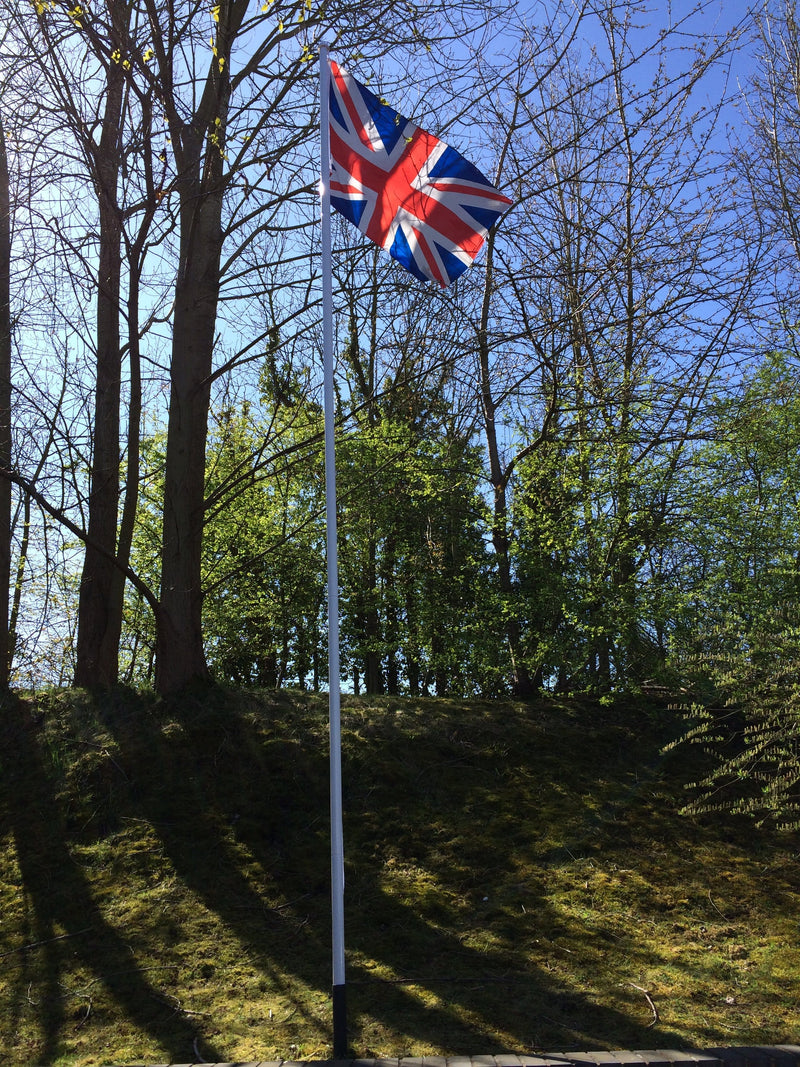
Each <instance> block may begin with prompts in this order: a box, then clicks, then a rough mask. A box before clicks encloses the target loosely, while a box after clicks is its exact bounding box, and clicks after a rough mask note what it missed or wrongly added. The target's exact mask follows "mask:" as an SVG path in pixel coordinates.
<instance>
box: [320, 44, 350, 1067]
mask: <svg viewBox="0 0 800 1067" xmlns="http://www.w3.org/2000/svg"><path fill="white" fill-rule="evenodd" d="M328 47H329V46H328V45H327V44H326V43H324V42H323V43H322V44H321V45H320V49H319V85H320V149H321V150H320V157H321V166H320V199H321V231H322V349H323V364H324V378H325V518H326V555H327V561H328V718H329V728H330V807H331V928H332V935H333V1058H334V1059H337V1060H338V1059H344V1058H345V1057H346V1055H347V1000H346V995H345V990H346V986H345V969H344V835H343V831H342V731H341V691H340V678H341V675H340V668H339V565H338V552H337V539H336V457H335V452H334V403H335V397H334V391H333V269H332V258H333V257H332V254H331V184H330V173H331V144H330V126H329V124H328V115H329V113H330V68H329V64H328Z"/></svg>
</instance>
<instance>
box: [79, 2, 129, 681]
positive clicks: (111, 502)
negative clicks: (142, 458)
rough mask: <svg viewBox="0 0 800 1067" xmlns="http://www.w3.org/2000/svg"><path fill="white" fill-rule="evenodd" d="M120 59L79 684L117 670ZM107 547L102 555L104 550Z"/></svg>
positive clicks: (109, 152)
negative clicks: (114, 561)
mask: <svg viewBox="0 0 800 1067" xmlns="http://www.w3.org/2000/svg"><path fill="white" fill-rule="evenodd" d="M127 17H128V16H127V14H126V13H125V6H124V5H120V4H114V5H113V7H112V18H113V19H114V22H115V25H114V29H113V31H112V35H111V40H112V44H114V45H115V46H117V47H118V46H119V43H120V42H121V40H122V38H123V32H124V30H125V26H124V24H121V20H122V19H126V18H127ZM124 74H125V72H124V69H123V67H122V64H120V63H117V64H114V63H111V64H110V65H109V68H108V86H107V93H106V98H105V111H104V114H103V124H102V130H101V134H100V143H99V145H98V147H97V151H96V153H95V161H96V162H95V184H96V186H97V198H98V206H99V211H100V261H99V266H98V276H97V379H96V383H95V407H94V429H93V434H92V475H91V488H90V492H89V523H88V529H87V534H88V543H87V545H86V551H85V554H84V562H83V573H82V574H81V584H80V595H79V600H78V639H77V648H76V664H75V678H74V682H75V685H76V686H92V685H100V686H111V685H114V684H115V683H116V682H117V680H118V676H119V640H120V634H121V632H122V603H123V592H124V582H122V581H120V577H119V575H118V574H117V572H116V567H115V566H114V563H113V561H112V559H110V558H109V556H108V555H107V554H105V553H110V554H111V556H112V557H113V556H114V554H115V552H116V547H117V519H118V510H119V474H120V457H119V415H120V383H121V353H120V324H119V316H120V275H121V265H122V253H121V243H122V212H121V210H120V207H119V203H118V197H117V184H118V180H119V170H120V120H121V116H122V101H123V93H124ZM103 549H104V550H105V553H103V551H102V550H103Z"/></svg>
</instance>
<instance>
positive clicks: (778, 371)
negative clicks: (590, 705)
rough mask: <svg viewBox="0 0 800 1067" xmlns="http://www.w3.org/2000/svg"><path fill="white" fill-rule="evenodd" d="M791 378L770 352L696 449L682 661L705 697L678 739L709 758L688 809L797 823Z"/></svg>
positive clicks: (796, 472)
mask: <svg viewBox="0 0 800 1067" xmlns="http://www.w3.org/2000/svg"><path fill="white" fill-rule="evenodd" d="M798 384H800V379H799V378H798V368H797V366H796V365H793V363H792V362H791V360H789V359H788V358H787V357H786V356H785V355H784V354H782V353H771V354H770V355H769V356H768V357H767V358H766V359H765V360H764V362H763V364H762V365H761V366H760V367H759V368H758V370H757V371H756V372H755V373H754V374H753V375H752V377H751V379H750V380H749V381H748V383H747V385H746V388H745V389H744V391H743V394H742V396H741V397H740V398H738V399H736V400H735V401H734V400H724V401H721V402H720V403H719V405H718V410H717V412H716V423H717V426H718V427H719V431H720V432H719V437H718V439H717V440H716V441H714V442H713V443H712V444H710V445H708V446H707V447H706V448H704V449H702V450H700V452H699V454H698V457H697V464H698V468H699V469H703V470H704V471H705V473H706V481H705V483H704V484H703V485H700V486H699V487H698V486H695V487H694V491H693V496H692V499H691V507H692V509H693V510H694V511H695V514H696V515H697V516H698V520H700V521H699V522H698V523H697V525H696V527H695V534H696V536H695V541H694V543H695V550H696V552H697V556H696V558H695V560H694V569H693V571H692V572H690V573H693V574H694V576H695V581H694V584H693V586H692V588H691V592H690V594H689V595H688V596H687V599H686V611H685V614H684V617H683V618H682V619H681V622H680V626H681V629H683V633H682V634H681V640H682V641H683V642H684V644H683V650H684V658H683V661H682V669H683V672H684V675H685V677H686V678H687V679H689V680H691V682H692V685H693V686H694V688H695V690H696V691H697V692H698V693H699V694H700V695H701V696H702V697H704V698H705V699H704V700H702V701H699V702H698V703H696V704H695V705H693V706H692V707H691V708H690V709H689V710H688V712H687V717H688V721H689V728H688V730H687V732H686V735H685V738H684V739H685V740H688V741H691V742H694V743H696V744H700V745H702V746H703V747H704V748H705V749H706V750H708V751H709V752H710V753H713V755H714V757H715V763H714V765H713V769H712V770H711V771H710V772H709V773H708V774H706V775H705V776H704V777H702V778H701V779H699V780H698V781H697V782H696V783H694V788H695V791H696V797H695V799H694V800H693V802H692V803H691V804H690V805H689V810H693V811H706V810H720V809H723V808H730V809H732V810H734V811H737V812H744V813H747V814H749V815H752V816H754V817H755V818H756V819H757V821H758V822H759V823H760V824H761V823H764V822H774V823H777V824H779V825H783V826H797V825H798V823H799V822H800V736H799V735H800V683H799V682H798V679H800V614H798V607H797V603H798V600H797V594H798V590H800V563H799V562H798V561H800V396H798ZM680 653H681V649H680V648H676V661H680ZM720 705H721V706H722V710H720Z"/></svg>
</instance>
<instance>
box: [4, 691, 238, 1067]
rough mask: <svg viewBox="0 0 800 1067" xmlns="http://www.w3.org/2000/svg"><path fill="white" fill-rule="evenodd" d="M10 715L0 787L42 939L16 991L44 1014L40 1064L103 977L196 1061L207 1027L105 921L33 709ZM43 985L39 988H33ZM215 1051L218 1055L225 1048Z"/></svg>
mask: <svg viewBox="0 0 800 1067" xmlns="http://www.w3.org/2000/svg"><path fill="white" fill-rule="evenodd" d="M3 713H4V728H3V737H2V752H1V753H0V768H1V770H2V786H0V789H1V790H2V793H1V794H0V795H2V798H3V801H4V807H5V817H6V820H7V822H8V825H9V829H10V831H11V833H12V834H13V838H14V842H15V846H16V856H17V862H18V865H19V870H20V874H21V879H22V892H24V894H25V897H26V901H27V903H28V905H29V908H30V912H31V920H30V923H29V929H28V934H29V936H30V939H31V940H30V942H29V944H33V943H34V942H35V943H37V944H38V943H40V944H38V947H37V948H35V949H31V950H28V952H25V955H26V957H28V956H29V954H30V953H33V952H34V951H35V952H36V953H37V954H38V953H41V957H40V959H41V963H39V962H38V959H37V962H36V963H35V964H34V963H33V962H30V963H29V962H28V961H27V959H26V963H25V965H24V966H23V967H22V969H21V971H20V974H21V979H20V981H19V982H18V988H17V989H16V992H15V994H14V995H15V998H16V1000H17V1001H19V1002H20V1005H21V1006H20V1007H18V1008H17V1009H16V1011H17V1014H19V1013H20V1012H21V1011H22V1010H24V1002H25V1001H26V1000H27V1003H28V1005H29V1006H30V1007H32V1008H33V1009H34V1011H35V1012H36V1014H37V1015H38V1020H39V1024H40V1030H41V1045H39V1046H38V1047H37V1048H36V1049H35V1051H34V1050H31V1062H37V1063H48V1062H51V1061H52V1060H53V1059H55V1058H56V1056H57V1055H58V1054H59V1051H60V1048H61V1044H62V1039H63V1036H64V1032H65V1028H66V1027H67V1026H68V1025H70V1026H71V1027H72V1028H73V1029H74V1028H75V1027H77V1026H80V1025H81V1022H82V1020H84V1018H88V1014H89V1009H90V1007H91V994H90V992H89V988H90V987H91V986H93V985H94V984H95V982H96V981H99V982H101V983H102V984H103V985H104V986H105V988H106V989H107V990H108V992H109V993H110V994H111V996H112V997H113V998H114V999H115V1000H116V1002H117V1003H118V1005H119V1007H120V1009H121V1010H122V1011H123V1012H124V1013H125V1014H126V1015H127V1017H128V1018H129V1019H130V1020H131V1022H132V1023H134V1024H136V1025H137V1026H138V1027H140V1028H141V1029H142V1030H143V1031H144V1032H145V1033H147V1034H148V1035H149V1036H150V1038H151V1039H152V1040H153V1041H154V1042H156V1043H157V1044H158V1046H160V1048H162V1049H164V1050H165V1051H166V1052H167V1053H168V1054H169V1056H170V1058H171V1059H172V1060H174V1061H184V1062H185V1061H186V1060H187V1059H191V1058H192V1057H193V1053H192V1049H193V1045H194V1042H195V1040H196V1039H198V1038H199V1036H200V1033H199V1031H198V1029H197V1028H196V1026H195V1025H194V1024H193V1022H192V1021H191V1020H189V1019H186V1018H182V1017H179V1016H176V1015H175V1013H174V1012H173V1011H172V1010H171V1009H170V1008H168V1007H166V1006H165V1005H164V1004H163V1001H162V1000H161V998H160V996H159V995H158V991H157V989H156V988H155V987H154V986H153V985H152V984H151V982H150V981H149V980H148V978H147V976H146V974H145V973H144V971H143V970H142V968H141V967H139V966H138V965H137V963H136V961H135V960H134V958H133V955H132V952H131V949H130V947H129V946H128V945H127V944H126V943H125V941H124V940H123V939H122V938H121V937H120V935H119V934H118V933H117V932H116V931H115V930H114V929H113V928H112V927H111V926H109V924H108V923H107V922H106V920H105V919H104V917H103V914H102V912H101V910H100V907H99V906H98V903H97V901H96V900H95V899H94V897H93V895H92V890H91V887H90V886H89V884H88V883H87V880H86V877H85V874H84V873H83V872H82V870H81V869H80V867H79V866H78V865H77V864H76V862H75V860H74V858H73V856H72V854H71V852H70V848H69V842H68V834H67V831H66V828H65V820H64V811H63V808H62V805H61V803H60V802H59V800H58V798H57V797H56V795H55V792H54V785H53V778H52V771H51V770H50V769H48V767H47V766H46V763H45V761H44V759H43V753H42V748H41V745H40V743H39V741H38V738H37V734H36V731H35V727H34V725H33V723H32V721H31V716H30V712H29V710H28V708H26V707H25V706H24V705H22V704H21V703H17V702H15V701H13V702H8V703H7V704H6V706H5V707H4V709H3ZM21 951H24V950H21ZM68 956H69V957H70V958H71V962H72V961H74V959H75V957H78V958H79V960H80V962H81V964H82V965H83V967H84V968H85V969H86V971H87V972H89V973H90V974H91V975H93V978H92V979H91V980H90V982H89V983H88V984H87V987H84V988H83V989H82V990H74V989H73V990H70V989H67V988H66V987H65V985H64V984H63V982H62V976H63V974H64V972H65V970H66V960H67V957H68ZM29 983H30V988H28V984H29ZM34 983H35V995H34V994H33V993H32V992H31V990H32V989H34ZM76 1000H77V1004H78V1008H77V1010H76V1011H74V1012H71V1014H70V1016H69V1017H68V1016H67V1006H68V1005H70V1007H71V1006H72V1005H73V1004H74V1003H75V1002H76ZM205 1048H206V1049H208V1045H207V1044H206V1045H205ZM214 1056H215V1058H219V1057H218V1055H217V1054H216V1052H215V1053H214Z"/></svg>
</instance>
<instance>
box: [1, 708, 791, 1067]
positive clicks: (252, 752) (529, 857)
mask: <svg viewBox="0 0 800 1067" xmlns="http://www.w3.org/2000/svg"><path fill="white" fill-rule="evenodd" d="M673 729H677V726H675V727H674V726H673V724H672V723H671V721H670V716H669V715H668V714H667V713H666V712H665V711H664V710H663V709H658V708H655V707H652V706H645V705H637V704H635V703H628V704H625V705H620V706H618V707H616V708H599V707H597V706H593V705H591V704H590V703H588V702H580V701H575V702H561V703H560V704H556V703H555V702H548V701H542V702H540V703H537V704H534V705H527V706H526V705H514V704H510V703H508V704H500V703H498V704H491V703H475V704H464V703H462V702H459V703H448V702H445V701H433V700H428V701H412V700H398V699H396V698H379V699H378V698H376V699H367V698H365V699H361V700H355V699H349V700H346V701H345V708H344V772H345V775H344V776H345V842H346V861H347V893H346V940H347V946H348V983H349V989H348V1002H349V1021H350V1031H351V1044H352V1047H353V1050H354V1052H355V1053H356V1054H358V1055H360V1056H378V1055H385V1056H398V1055H423V1054H448V1053H449V1054H456V1053H465V1054H478V1053H493V1052H494V1053H497V1052H501V1051H515V1052H531V1051H541V1050H557V1049H589V1048H614V1047H617V1048H620V1047H627V1048H664V1047H679V1048H680V1047H688V1046H695V1047H696V1046H700V1047H703V1046H706V1047H709V1046H714V1045H719V1044H763V1043H770V1044H771V1043H780V1042H792V1041H793V1040H794V1041H796V1039H797V1031H796V1026H797V1023H796V1020H797V1019H798V1018H800V938H798V935H797V931H798V921H800V906H799V905H798V887H799V886H800V874H799V873H798V865H797V860H798V839H797V837H796V836H784V837H778V836H775V835H770V834H768V833H766V832H764V831H757V830H755V829H754V828H753V827H752V825H751V824H749V823H746V822H743V821H741V820H740V821H736V820H733V819H725V820H717V821H714V820H711V819H710V818H705V819H703V820H699V819H694V820H692V819H688V818H685V817H681V816H678V815H677V814H676V809H677V807H678V806H679V803H680V799H681V796H680V793H681V782H682V781H684V780H686V779H687V778H689V777H691V773H690V771H689V770H687V768H686V767H685V766H684V764H685V760H686V758H687V756H686V754H685V753H683V752H681V751H680V750H678V751H677V752H674V753H671V754H670V755H669V756H668V757H665V756H663V755H662V754H661V749H662V746H663V744H664V742H665V741H666V740H668V739H669V738H670V737H671V736H672V731H673ZM4 735H5V736H4V737H3V739H2V751H3V777H2V785H0V801H1V803H2V808H1V809H0V817H1V818H2V822H1V823H0V830H2V838H1V839H0V848H1V849H2V851H0V916H1V918H0V954H2V963H3V967H2V969H0V1048H2V1049H3V1055H4V1061H5V1062H8V1063H20V1064H29V1063H43V1062H47V1063H63V1064H75V1065H77V1064H100V1063H112V1062H118V1063H133V1062H137V1061H138V1062H166V1061H169V1060H172V1061H177V1062H187V1061H191V1060H193V1059H199V1058H200V1057H201V1056H202V1057H203V1058H204V1059H206V1060H211V1061H213V1060H229V1061H237V1060H239V1061H248V1060H258V1059H271V1058H281V1057H283V1058H287V1059H299V1058H315V1059H321V1058H325V1057H327V1056H329V1055H330V1053H331V1033H330V997H329V985H330V970H329V968H330V964H329V960H330V920H329V914H328V907H329V906H328V877H329V876H328V869H329V859H328V841H327V800H328V783H327V719H326V702H325V700H324V698H316V697H311V696H308V695H299V694H298V695H297V697H293V696H291V695H289V694H269V693H263V694H253V693H243V692H239V693H228V692H224V691H215V692H212V693H211V694H206V695H203V694H195V695H194V696H187V697H186V698H185V699H184V700H182V701H180V702H173V703H171V704H165V703H162V702H158V701H156V700H155V699H154V698H151V697H146V696H139V695H136V694H132V693H125V692H119V693H115V694H110V695H108V696H106V697H104V698H102V699H98V700H97V701H96V702H95V701H93V700H91V699H90V698H89V697H88V696H86V695H85V694H69V693H67V694H59V695H56V696H53V697H50V698H47V699H40V700H38V701H36V702H33V701H30V702H27V703H24V702H23V703H21V704H20V705H18V706H16V707H12V708H10V709H9V710H8V711H7V712H6V725H5V729H4ZM692 758H695V757H692ZM695 769H696V768H695Z"/></svg>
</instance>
